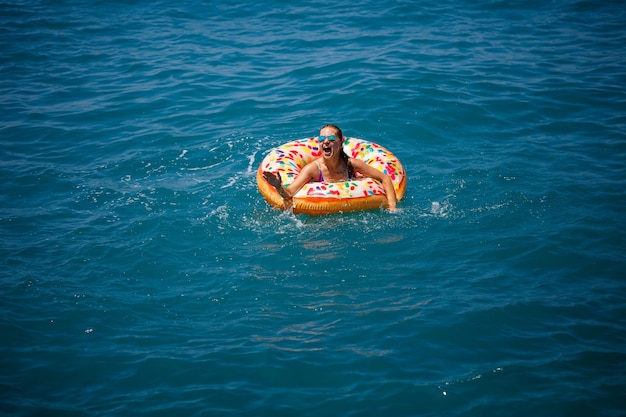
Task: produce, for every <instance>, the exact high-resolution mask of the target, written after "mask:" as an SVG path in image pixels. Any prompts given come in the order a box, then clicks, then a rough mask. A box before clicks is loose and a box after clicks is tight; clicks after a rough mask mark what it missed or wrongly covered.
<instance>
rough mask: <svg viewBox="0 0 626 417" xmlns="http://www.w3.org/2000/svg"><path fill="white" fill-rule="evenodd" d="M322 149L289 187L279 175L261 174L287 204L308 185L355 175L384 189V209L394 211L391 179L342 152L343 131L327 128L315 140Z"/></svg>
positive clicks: (330, 126) (335, 127)
mask: <svg viewBox="0 0 626 417" xmlns="http://www.w3.org/2000/svg"><path fill="white" fill-rule="evenodd" d="M318 139H319V141H320V145H321V146H322V156H321V157H319V158H317V159H316V160H314V161H313V162H311V163H309V164H307V165H306V166H305V167H304V168H302V171H300V173H299V174H298V176H297V177H296V179H295V180H294V181H293V183H291V184H290V185H289V186H288V187H285V186H284V185H283V183H282V180H281V179H280V176H278V175H276V174H274V173H272V172H263V178H265V180H266V181H267V182H268V183H269V184H271V185H272V186H273V187H274V188H276V191H278V194H280V195H281V197H282V198H283V199H284V200H285V203H287V204H290V203H291V199H292V198H293V196H294V195H296V193H297V192H298V191H300V189H301V188H302V187H303V186H304V184H306V183H308V182H315V181H316V182H322V181H326V182H343V181H348V180H350V179H352V178H354V176H355V174H357V173H358V174H360V175H361V176H364V177H369V178H373V179H375V180H377V181H380V182H381V183H382V185H383V188H384V189H385V196H386V197H387V207H388V208H389V210H390V211H395V210H396V191H395V189H394V188H393V183H392V182H391V178H389V177H388V176H387V175H386V174H384V173H383V172H380V171H379V170H377V169H376V168H372V167H371V166H369V165H367V164H366V163H365V162H363V161H361V160H360V159H356V158H350V157H348V155H346V153H345V152H344V151H343V132H342V131H341V129H339V127H337V126H335V125H330V124H329V125H326V126H324V127H322V129H321V130H320V135H319V137H318Z"/></svg>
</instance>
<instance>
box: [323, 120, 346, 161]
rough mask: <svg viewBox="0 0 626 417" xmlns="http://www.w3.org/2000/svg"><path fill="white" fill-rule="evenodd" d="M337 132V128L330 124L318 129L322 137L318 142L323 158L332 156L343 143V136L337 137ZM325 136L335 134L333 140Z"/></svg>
mask: <svg viewBox="0 0 626 417" xmlns="http://www.w3.org/2000/svg"><path fill="white" fill-rule="evenodd" d="M338 133H339V132H337V129H334V128H332V127H330V126H329V127H324V128H322V130H320V136H322V137H324V140H322V141H321V142H320V145H321V147H322V155H323V156H324V158H332V157H333V156H334V155H336V154H339V151H340V150H341V146H342V144H343V138H341V137H339V134H338ZM327 136H335V140H334V141H331V140H329V139H328V138H327Z"/></svg>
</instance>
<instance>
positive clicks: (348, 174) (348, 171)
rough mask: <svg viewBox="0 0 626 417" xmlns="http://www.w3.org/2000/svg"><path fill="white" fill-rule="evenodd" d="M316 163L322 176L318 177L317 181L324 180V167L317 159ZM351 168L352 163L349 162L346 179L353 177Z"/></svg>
mask: <svg viewBox="0 0 626 417" xmlns="http://www.w3.org/2000/svg"><path fill="white" fill-rule="evenodd" d="M315 163H316V164H317V169H318V170H319V172H320V176H319V178H318V179H317V182H324V174H322V167H321V166H320V163H319V162H317V161H315ZM350 171H351V169H350V164H349V163H348V167H347V168H346V181H350V178H351V177H352V175H350V174H351V172H350Z"/></svg>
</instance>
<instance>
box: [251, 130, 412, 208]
mask: <svg viewBox="0 0 626 417" xmlns="http://www.w3.org/2000/svg"><path fill="white" fill-rule="evenodd" d="M343 149H344V151H345V152H346V154H347V155H349V156H350V157H352V158H358V159H360V160H362V161H364V162H365V163H366V164H368V165H369V166H372V167H374V168H376V169H377V170H379V171H382V172H384V173H385V174H387V175H388V176H389V177H390V178H391V181H392V182H393V184H394V187H395V189H396V193H398V192H399V190H400V188H401V185H402V184H403V183H404V180H405V176H406V174H405V171H404V168H403V166H402V164H401V163H400V161H399V160H398V159H397V158H396V157H395V155H393V154H392V153H391V152H390V151H389V150H387V149H385V148H384V147H382V146H380V145H378V144H376V143H373V142H370V141H366V140H363V139H357V138H347V139H346V140H345V141H344V145H343ZM321 155H322V150H321V147H320V145H319V143H318V142H317V140H316V139H315V138H307V139H298V140H294V141H292V142H288V143H285V144H283V145H281V146H279V147H278V148H275V149H273V150H272V151H270V153H269V154H268V155H267V156H266V157H265V158H264V159H263V161H262V162H261V170H262V171H270V172H274V173H279V174H280V176H281V178H282V180H283V184H285V186H289V184H291V183H292V182H293V180H294V179H295V178H296V176H297V175H298V173H299V172H300V171H301V170H302V168H304V166H305V165H306V164H308V163H310V162H312V161H314V160H315V159H317V158H319V157H320V156H321ZM384 194H385V191H384V189H383V187H382V185H381V184H380V183H379V182H378V181H376V180H373V179H371V178H361V179H358V178H357V179H354V180H350V181H345V182H336V183H329V182H311V183H308V184H305V186H304V187H302V189H301V190H300V191H298V193H297V194H296V195H295V197H294V198H302V199H306V198H307V197H315V198H320V197H322V198H328V199H336V198H341V199H350V198H359V199H362V198H363V197H370V196H381V195H384Z"/></svg>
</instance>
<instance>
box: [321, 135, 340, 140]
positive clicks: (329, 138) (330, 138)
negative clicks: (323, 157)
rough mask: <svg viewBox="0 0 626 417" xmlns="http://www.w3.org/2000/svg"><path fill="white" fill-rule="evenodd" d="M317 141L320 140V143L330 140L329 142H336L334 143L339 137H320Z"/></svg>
mask: <svg viewBox="0 0 626 417" xmlns="http://www.w3.org/2000/svg"><path fill="white" fill-rule="evenodd" d="M317 139H318V140H319V141H320V142H324V140H326V139H328V140H329V141H331V142H334V141H336V140H337V136H335V135H328V136H322V135H320V136H318V137H317Z"/></svg>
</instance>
